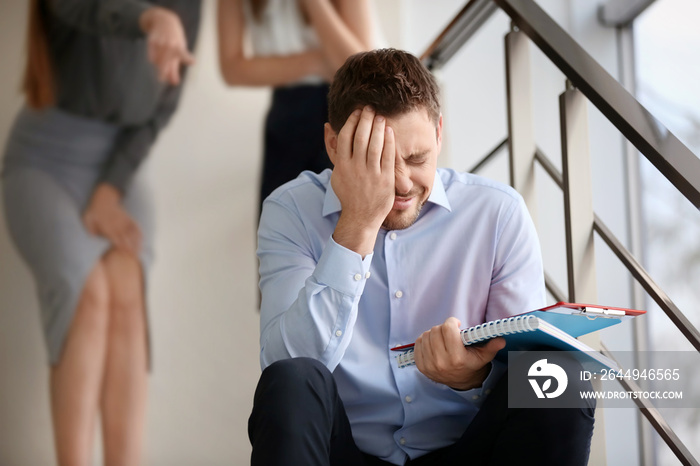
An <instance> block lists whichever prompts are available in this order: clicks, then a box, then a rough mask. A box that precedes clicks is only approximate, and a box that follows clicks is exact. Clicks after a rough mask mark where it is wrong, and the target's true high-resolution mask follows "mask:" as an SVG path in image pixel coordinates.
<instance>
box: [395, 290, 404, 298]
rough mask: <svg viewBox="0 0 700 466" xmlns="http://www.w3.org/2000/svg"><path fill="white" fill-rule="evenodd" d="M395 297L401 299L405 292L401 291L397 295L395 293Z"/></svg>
mask: <svg viewBox="0 0 700 466" xmlns="http://www.w3.org/2000/svg"><path fill="white" fill-rule="evenodd" d="M394 296H396V297H397V298H400V297H401V296H403V291H401V290H399V291H397V292H396V293H394Z"/></svg>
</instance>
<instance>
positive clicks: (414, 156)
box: [404, 149, 430, 162]
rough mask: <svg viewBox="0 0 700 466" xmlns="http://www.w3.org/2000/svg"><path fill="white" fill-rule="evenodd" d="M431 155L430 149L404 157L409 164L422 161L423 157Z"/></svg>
mask: <svg viewBox="0 0 700 466" xmlns="http://www.w3.org/2000/svg"><path fill="white" fill-rule="evenodd" d="M429 153H430V149H424V150H420V151H418V152H413V153H411V154H408V156H406V157H404V160H405V161H407V162H410V161H412V160H416V159H421V158H423V157H426V156H427V155H428V154H429Z"/></svg>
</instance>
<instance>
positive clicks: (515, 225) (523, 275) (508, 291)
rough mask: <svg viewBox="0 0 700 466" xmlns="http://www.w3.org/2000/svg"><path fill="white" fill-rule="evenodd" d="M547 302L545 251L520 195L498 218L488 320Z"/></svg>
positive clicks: (527, 309)
mask: <svg viewBox="0 0 700 466" xmlns="http://www.w3.org/2000/svg"><path fill="white" fill-rule="evenodd" d="M545 303H546V292H545V286H544V269H543V265H542V252H541V250H540V243H539V239H538V237H537V232H536V231H535V225H534V224H533V222H532V218H531V217H530V214H529V212H528V210H527V206H526V205H525V202H524V201H523V199H522V197H520V196H519V195H517V197H516V199H515V200H514V201H513V203H512V204H511V206H510V208H509V209H507V210H505V211H504V214H503V215H502V216H501V217H500V218H499V220H498V230H497V237H496V250H495V257H494V264H493V271H492V275H491V285H490V288H489V298H488V305H487V308H486V316H485V320H486V321H487V322H488V321H490V320H495V319H502V318H505V317H510V316H512V315H515V314H520V313H523V312H527V311H531V310H534V309H539V308H541V307H543V306H544V305H545Z"/></svg>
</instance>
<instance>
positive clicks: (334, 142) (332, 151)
mask: <svg viewBox="0 0 700 466" xmlns="http://www.w3.org/2000/svg"><path fill="white" fill-rule="evenodd" d="M323 139H324V141H325V142H326V152H328V157H329V158H330V159H331V163H332V164H333V165H334V166H335V160H336V154H337V153H338V134H336V132H335V131H333V128H331V124H330V123H326V124H325V125H323Z"/></svg>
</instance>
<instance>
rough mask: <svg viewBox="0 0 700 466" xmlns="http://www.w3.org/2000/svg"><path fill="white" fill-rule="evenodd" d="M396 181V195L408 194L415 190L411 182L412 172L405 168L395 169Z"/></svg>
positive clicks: (398, 167)
mask: <svg viewBox="0 0 700 466" xmlns="http://www.w3.org/2000/svg"><path fill="white" fill-rule="evenodd" d="M394 171H395V174H396V180H395V182H394V183H395V187H396V193H397V194H399V195H402V194H408V193H410V192H411V188H413V181H411V176H410V172H409V171H408V170H406V168H405V167H401V166H397V167H396V168H395V170H394Z"/></svg>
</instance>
